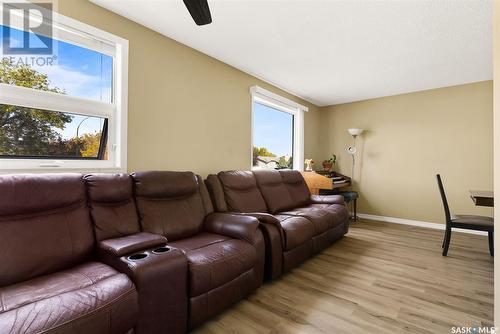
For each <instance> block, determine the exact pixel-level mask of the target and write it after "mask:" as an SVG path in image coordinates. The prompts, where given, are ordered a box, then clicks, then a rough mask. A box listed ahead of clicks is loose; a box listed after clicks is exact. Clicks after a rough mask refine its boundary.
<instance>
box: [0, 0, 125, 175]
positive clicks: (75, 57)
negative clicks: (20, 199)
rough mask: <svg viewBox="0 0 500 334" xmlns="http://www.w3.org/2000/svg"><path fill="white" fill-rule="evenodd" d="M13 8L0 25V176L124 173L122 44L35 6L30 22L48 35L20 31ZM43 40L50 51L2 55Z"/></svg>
mask: <svg viewBox="0 0 500 334" xmlns="http://www.w3.org/2000/svg"><path fill="white" fill-rule="evenodd" d="M9 5H10V6H11V7H13V6H16V5H18V4H9ZM29 6H36V5H29ZM2 9H3V11H5V10H6V7H5V5H4V7H2ZM12 9H13V10H9V15H10V19H9V20H8V23H9V25H7V24H6V23H5V22H3V23H2V24H3V25H0V30H1V34H0V45H1V46H2V50H1V53H0V170H19V169H28V170H29V169H44V168H62V169H82V170H101V169H103V170H107V169H114V170H126V126H127V125H126V120H127V69H128V42H127V41H126V40H124V39H122V38H119V37H117V36H114V35H111V34H108V33H106V32H104V31H101V30H99V29H96V28H93V27H91V26H88V25H86V24H83V23H80V22H78V21H75V20H72V19H69V18H67V17H64V16H62V15H58V14H57V13H52V12H51V13H50V20H47V17H46V16H44V15H43V11H44V9H42V8H39V7H38V9H39V10H38V11H37V10H35V11H32V10H31V7H30V15H29V16H30V19H33V18H34V19H35V20H38V22H39V23H40V22H42V24H41V25H45V26H46V27H48V28H50V29H49V30H47V29H46V30H45V32H42V33H35V32H32V31H31V30H30V31H24V30H23V29H24V27H25V26H26V25H25V24H24V25H23V19H24V17H22V16H23V15H24V14H23V11H22V10H17V9H18V8H15V7H13V8H12ZM33 13H34V14H33ZM38 13H40V14H39V16H37V15H38ZM4 17H5V15H4ZM27 41H28V42H27ZM47 42H50V45H51V52H50V53H42V54H40V53H37V52H30V49H27V50H26V49H22V50H23V51H26V52H21V53H19V52H17V53H16V52H7V51H6V50H13V49H15V48H16V47H19V46H23V47H26V45H25V44H23V43H28V45H29V47H31V48H33V45H35V46H37V45H38V47H40V46H44V45H47V44H48V43H47ZM6 46H7V47H6ZM9 48H11V49H9ZM32 50H34V49H32Z"/></svg>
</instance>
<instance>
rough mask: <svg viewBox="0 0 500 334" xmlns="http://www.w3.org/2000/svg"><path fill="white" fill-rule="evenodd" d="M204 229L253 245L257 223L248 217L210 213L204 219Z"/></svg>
mask: <svg viewBox="0 0 500 334" xmlns="http://www.w3.org/2000/svg"><path fill="white" fill-rule="evenodd" d="M204 227H205V230H206V231H208V232H212V233H216V234H222V235H225V236H228V237H232V238H236V239H241V240H246V241H248V242H249V243H251V244H253V243H254V242H255V233H256V231H257V229H258V228H259V221H258V220H257V219H256V218H254V217H250V216H243V215H233V214H228V213H212V214H210V215H208V216H207V217H206V219H205V226H204Z"/></svg>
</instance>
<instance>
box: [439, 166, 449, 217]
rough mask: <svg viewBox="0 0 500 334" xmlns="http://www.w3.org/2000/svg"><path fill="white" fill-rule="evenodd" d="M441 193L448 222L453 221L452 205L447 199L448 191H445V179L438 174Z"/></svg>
mask: <svg viewBox="0 0 500 334" xmlns="http://www.w3.org/2000/svg"><path fill="white" fill-rule="evenodd" d="M436 179H437V183H438V187H439V193H440V194H441V200H442V201H443V207H444V214H445V217H446V223H448V222H450V221H451V214H450V207H449V206H448V200H447V199H446V193H445V192H444V187H443V181H441V175H439V174H437V175H436Z"/></svg>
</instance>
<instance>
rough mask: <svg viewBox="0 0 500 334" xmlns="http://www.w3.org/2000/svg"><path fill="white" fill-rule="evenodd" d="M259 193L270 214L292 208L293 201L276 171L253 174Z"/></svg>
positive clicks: (258, 171)
mask: <svg viewBox="0 0 500 334" xmlns="http://www.w3.org/2000/svg"><path fill="white" fill-rule="evenodd" d="M253 175H254V176H255V179H256V180H257V185H258V186H259V189H260V192H261V193H262V196H263V197H264V200H265V201H266V204H267V207H268V209H269V212H270V213H272V214H275V213H278V212H281V211H286V210H288V209H292V208H293V201H292V197H291V195H290V193H289V192H288V189H287V187H286V186H285V184H284V183H283V179H282V177H281V174H280V172H278V171H277V170H257V171H254V172H253Z"/></svg>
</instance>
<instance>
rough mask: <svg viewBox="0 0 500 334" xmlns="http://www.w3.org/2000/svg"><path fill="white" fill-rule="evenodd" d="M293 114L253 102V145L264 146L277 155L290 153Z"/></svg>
mask: <svg viewBox="0 0 500 334" xmlns="http://www.w3.org/2000/svg"><path fill="white" fill-rule="evenodd" d="M292 142H293V116H292V115H291V114H288V113H286V112H283V111H279V110H276V109H274V108H270V107H268V106H265V105H262V104H260V103H256V102H254V106H253V146H257V147H265V148H267V150H268V151H270V152H272V153H274V154H276V155H277V156H278V157H280V156H283V155H290V156H291V155H292V147H293V144H292Z"/></svg>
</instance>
